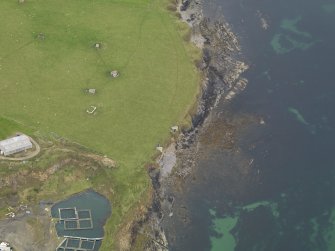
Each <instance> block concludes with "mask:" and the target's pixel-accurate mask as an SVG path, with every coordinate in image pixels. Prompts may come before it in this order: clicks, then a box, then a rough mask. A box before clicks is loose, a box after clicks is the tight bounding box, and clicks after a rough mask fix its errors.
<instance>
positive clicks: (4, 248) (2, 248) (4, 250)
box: [0, 241, 13, 251]
mask: <svg viewBox="0 0 335 251" xmlns="http://www.w3.org/2000/svg"><path fill="white" fill-rule="evenodd" d="M12 250H13V249H12V248H11V247H10V246H9V244H8V243H7V242H4V241H3V242H1V243H0V251H12Z"/></svg>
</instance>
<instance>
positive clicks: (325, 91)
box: [166, 0, 335, 251]
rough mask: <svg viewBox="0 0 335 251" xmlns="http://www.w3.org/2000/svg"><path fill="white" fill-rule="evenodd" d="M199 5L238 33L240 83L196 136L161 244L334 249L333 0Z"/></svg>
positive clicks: (225, 250) (224, 0) (248, 250)
mask: <svg viewBox="0 0 335 251" xmlns="http://www.w3.org/2000/svg"><path fill="white" fill-rule="evenodd" d="M205 2H206V3H205V9H204V13H205V15H206V16H208V17H210V18H211V19H212V20H215V19H218V18H222V15H224V17H225V20H226V21H227V22H228V23H229V24H230V26H231V28H232V30H233V31H234V32H235V33H236V35H237V36H238V37H239V41H240V43H241V47H242V54H243V59H244V60H245V61H246V62H247V63H248V64H249V65H250V69H249V70H248V71H247V72H246V73H245V74H244V77H245V78H247V79H248V81H249V84H248V86H247V88H246V89H245V91H244V92H242V93H241V94H239V95H238V96H237V97H235V98H234V99H233V100H232V101H229V102H227V101H225V100H221V102H220V104H219V106H218V107H217V108H216V109H215V110H214V111H213V114H212V116H211V118H210V121H209V122H208V125H207V126H205V128H204V129H203V132H202V133H201V136H200V143H199V148H198V149H199V152H198V160H197V164H196V168H195V170H194V174H193V175H192V178H190V179H188V180H187V181H186V182H185V184H184V185H183V189H181V190H180V192H179V194H178V192H177V194H176V201H175V208H174V209H175V212H176V213H175V214H174V216H173V217H171V218H170V219H168V220H167V223H166V225H167V227H166V232H167V236H168V240H169V242H170V247H171V250H183V251H186V250H192V251H206V250H208V251H232V250H238V251H252V250H254V251H263V250H264V251H272V250H273V251H314V250H315V251H318V250H320V251H321V250H322V251H323V250H324V251H333V250H335V80H334V77H333V74H334V72H335V61H334V58H335V27H334V25H335V1H331V0H318V1H316V0H281V1H278V0H277V1H275V0H212V1H205ZM227 128H229V130H227ZM228 132H229V133H230V134H229V135H227V133H228ZM208 138H215V141H213V140H208ZM228 139H229V140H230V141H232V145H231V144H230V146H229V147H227V140H228ZM230 143H231V142H230Z"/></svg>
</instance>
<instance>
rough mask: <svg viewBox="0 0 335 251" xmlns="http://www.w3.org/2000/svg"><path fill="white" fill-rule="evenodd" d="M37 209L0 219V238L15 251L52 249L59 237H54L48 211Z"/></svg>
mask: <svg viewBox="0 0 335 251" xmlns="http://www.w3.org/2000/svg"><path fill="white" fill-rule="evenodd" d="M39 211H40V212H39V214H34V215H31V214H33V213H31V214H30V215H27V214H26V215H19V216H17V217H16V218H13V219H12V218H11V219H4V220H1V221H0V240H2V241H7V242H9V243H10V245H11V246H12V247H13V248H14V250H15V251H37V250H41V251H42V250H43V251H49V250H50V251H51V250H52V251H54V250H55V249H56V247H57V245H58V244H59V243H60V242H61V239H58V238H57V237H56V233H55V228H54V226H53V224H52V222H51V220H50V216H49V213H48V212H45V213H44V212H43V211H42V210H39Z"/></svg>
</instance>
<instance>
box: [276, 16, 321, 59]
mask: <svg viewBox="0 0 335 251" xmlns="http://www.w3.org/2000/svg"><path fill="white" fill-rule="evenodd" d="M301 20H302V17H301V16H298V17H296V18H294V19H287V18H285V19H283V20H282V21H281V24H280V28H281V29H282V30H283V31H285V33H277V34H275V35H274V36H273V38H272V40H271V46H272V48H273V50H274V51H275V52H276V53H277V54H286V53H289V52H291V51H293V50H295V49H300V50H307V49H309V48H310V47H312V46H313V45H314V44H315V43H316V42H318V41H312V35H311V34H310V33H308V32H306V31H302V30H299V29H298V23H299V22H300V21H301ZM290 34H291V35H290ZM292 35H293V36H292ZM297 36H298V37H300V38H301V39H299V40H297V39H296V38H295V37H297Z"/></svg>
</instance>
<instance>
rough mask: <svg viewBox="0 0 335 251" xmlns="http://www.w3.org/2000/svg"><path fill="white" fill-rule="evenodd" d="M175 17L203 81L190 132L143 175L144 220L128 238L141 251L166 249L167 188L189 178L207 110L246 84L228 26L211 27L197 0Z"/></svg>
mask: <svg viewBox="0 0 335 251" xmlns="http://www.w3.org/2000/svg"><path fill="white" fill-rule="evenodd" d="M178 12H179V14H180V16H181V18H182V19H183V21H185V22H187V23H188V25H189V26H190V27H191V30H192V36H191V41H192V42H193V43H194V44H195V45H196V46H197V47H199V48H200V49H201V50H202V52H203V57H202V60H201V62H200V63H199V65H198V68H199V70H200V71H201V72H202V75H203V76H204V77H203V85H202V90H201V95H200V96H199V99H198V106H197V111H196V113H195V114H194V116H193V118H192V127H191V128H190V129H188V130H187V131H182V132H180V134H179V136H178V138H177V140H176V142H174V143H173V144H172V145H170V147H168V148H167V151H165V152H163V157H162V158H160V159H159V161H157V166H159V168H157V167H154V166H153V167H152V168H150V171H149V175H150V177H151V180H152V184H153V188H154V194H153V201H152V205H151V207H150V208H149V210H148V214H147V215H146V217H145V219H144V220H143V221H141V222H138V223H137V224H135V226H134V228H133V236H134V239H136V236H137V235H138V233H140V234H141V235H144V236H145V237H146V241H145V243H144V247H143V250H148V251H149V250H150V251H164V250H168V241H167V238H166V236H165V233H164V229H163V224H162V222H163V220H164V219H165V217H173V206H174V195H173V193H172V192H171V190H172V189H171V188H172V187H175V186H178V184H181V183H183V180H185V179H186V178H187V177H188V176H190V174H192V170H193V168H194V166H195V163H196V155H197V141H198V135H199V132H201V130H202V127H203V126H204V124H205V123H206V120H207V118H208V117H209V115H210V112H211V110H212V109H213V108H214V107H216V106H217V104H218V102H219V100H220V99H225V100H230V99H232V98H233V97H234V96H235V95H236V94H238V93H239V92H241V91H242V90H244V88H245V87H246V85H247V80H246V79H244V78H242V77H241V74H242V73H243V72H244V71H246V70H247V69H248V66H247V65H246V64H245V63H244V62H242V61H241V60H239V59H238V58H239V55H240V51H241V49H240V46H239V42H238V39H237V37H236V36H235V35H234V33H233V32H232V31H231V29H230V28H229V25H228V24H227V23H226V22H225V21H214V22H212V21H211V20H210V19H208V18H207V17H205V16H204V15H203V4H202V1H201V0H181V1H180V3H179V6H178ZM164 156H168V157H167V158H164ZM164 159H167V161H164ZM171 160H172V164H173V165H174V164H175V167H174V169H173V170H172V172H171V173H168V174H167V172H166V170H171V169H172V168H171ZM173 161H174V163H173ZM162 170H164V171H163V172H162ZM162 173H164V175H162Z"/></svg>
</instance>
